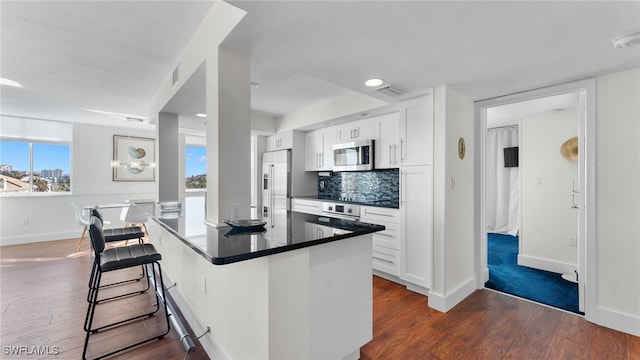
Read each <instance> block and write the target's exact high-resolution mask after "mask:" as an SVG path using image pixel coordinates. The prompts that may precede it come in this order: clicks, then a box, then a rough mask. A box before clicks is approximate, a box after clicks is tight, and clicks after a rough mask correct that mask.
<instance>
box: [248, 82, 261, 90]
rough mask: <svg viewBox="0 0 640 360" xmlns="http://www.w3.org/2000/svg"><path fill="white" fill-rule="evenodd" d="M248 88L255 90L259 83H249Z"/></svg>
mask: <svg viewBox="0 0 640 360" xmlns="http://www.w3.org/2000/svg"><path fill="white" fill-rule="evenodd" d="M249 86H250V87H251V88H252V89H257V88H259V87H260V83H257V82H255V81H252V82H250V83H249Z"/></svg>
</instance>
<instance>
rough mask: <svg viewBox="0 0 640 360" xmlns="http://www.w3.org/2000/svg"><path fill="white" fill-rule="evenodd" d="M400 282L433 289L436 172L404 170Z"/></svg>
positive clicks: (415, 169)
mask: <svg viewBox="0 0 640 360" xmlns="http://www.w3.org/2000/svg"><path fill="white" fill-rule="evenodd" d="M400 213H401V219H402V221H401V224H400V249H401V251H400V271H399V272H400V274H399V277H400V279H402V280H404V281H406V282H408V283H412V284H415V285H418V286H420V287H423V288H427V289H431V285H432V274H431V269H432V262H433V169H432V167H431V166H428V165H427V166H407V167H402V168H400Z"/></svg>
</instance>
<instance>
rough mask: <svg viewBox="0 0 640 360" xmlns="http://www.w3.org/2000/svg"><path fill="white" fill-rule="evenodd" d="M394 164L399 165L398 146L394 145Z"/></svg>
mask: <svg viewBox="0 0 640 360" xmlns="http://www.w3.org/2000/svg"><path fill="white" fill-rule="evenodd" d="M393 164H394V165H398V144H393Z"/></svg>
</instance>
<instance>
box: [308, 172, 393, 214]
mask: <svg viewBox="0 0 640 360" xmlns="http://www.w3.org/2000/svg"><path fill="white" fill-rule="evenodd" d="M318 197H319V198H321V199H332V200H344V201H353V202H357V203H362V204H371V205H378V206H387V207H394V208H398V207H399V205H400V171H399V170H398V169H386V170H374V171H354V172H348V171H347V172H336V173H332V174H331V176H321V175H318Z"/></svg>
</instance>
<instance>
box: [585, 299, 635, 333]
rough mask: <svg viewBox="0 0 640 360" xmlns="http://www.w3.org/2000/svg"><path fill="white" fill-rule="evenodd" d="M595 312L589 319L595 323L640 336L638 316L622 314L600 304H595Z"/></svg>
mask: <svg viewBox="0 0 640 360" xmlns="http://www.w3.org/2000/svg"><path fill="white" fill-rule="evenodd" d="M595 313H596V314H595V316H591V317H592V318H593V319H590V320H589V321H594V322H595V323H596V324H598V325H601V326H604V327H608V328H610V329H614V330H618V331H622V332H626V333H628V334H631V335H635V336H640V317H638V316H633V315H630V314H623V313H620V312H617V311H614V310H611V309H607V308H604V307H602V306H597V307H596V311H595Z"/></svg>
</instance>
